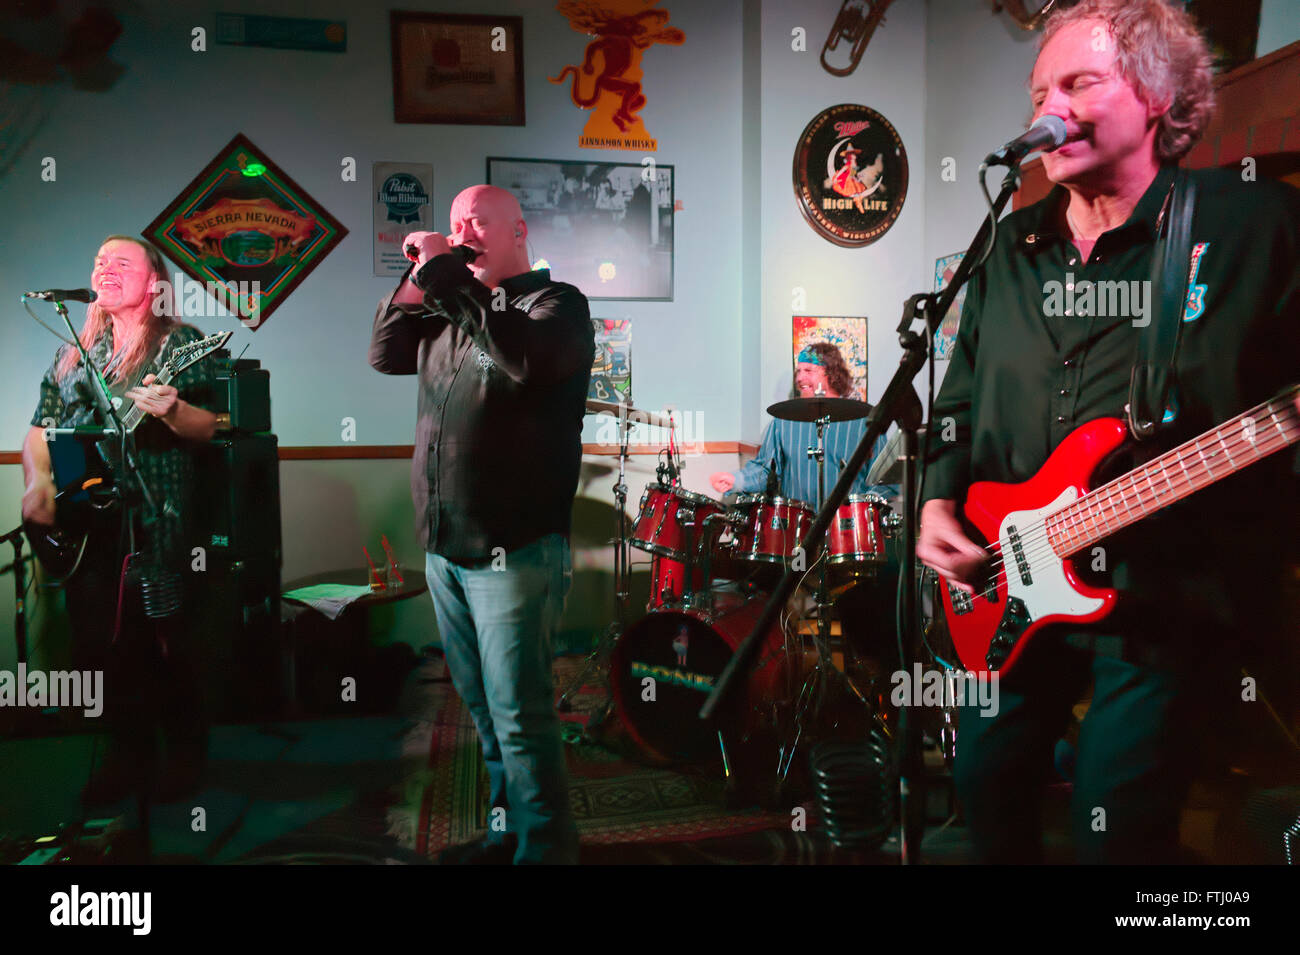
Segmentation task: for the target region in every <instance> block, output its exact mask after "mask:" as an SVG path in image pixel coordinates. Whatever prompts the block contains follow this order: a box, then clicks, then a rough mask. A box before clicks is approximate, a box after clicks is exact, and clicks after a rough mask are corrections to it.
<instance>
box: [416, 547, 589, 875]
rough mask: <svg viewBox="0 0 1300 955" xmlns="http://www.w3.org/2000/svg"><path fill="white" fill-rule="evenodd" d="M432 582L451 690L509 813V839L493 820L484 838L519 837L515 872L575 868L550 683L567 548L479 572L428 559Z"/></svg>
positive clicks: (536, 550)
mask: <svg viewBox="0 0 1300 955" xmlns="http://www.w3.org/2000/svg"><path fill="white" fill-rule="evenodd" d="M494 564H495V565H496V566H495V567H494ZM425 575H426V576H427V578H428V581H429V592H430V594H432V595H433V606H434V611H435V613H436V614H437V618H438V629H439V631H440V633H441V636H442V647H443V652H444V653H445V654H446V656H447V667H448V669H449V670H450V671H451V679H452V684H453V685H454V686H455V687H456V692H457V693H459V694H460V697H461V699H463V700H464V701H465V704H466V706H468V707H469V711H470V714H471V715H472V716H473V718H474V726H475V727H476V728H477V730H478V735H479V740H480V742H481V744H482V746H483V760H484V762H485V763H486V764H487V769H488V775H489V777H490V779H491V784H492V806H493V808H494V809H495V808H497V807H501V808H504V809H505V810H506V812H505V825H506V829H505V831H504V832H503V831H500V830H499V829H496V828H494V827H493V826H492V825H491V822H492V819H491V817H489V826H488V836H487V838H488V839H489V840H490V841H493V842H502V841H504V839H505V836H506V835H507V834H511V835H514V836H515V837H516V838H517V839H518V846H517V848H516V851H515V859H514V861H515V863H516V864H519V863H532V862H545V863H575V862H577V859H578V833H577V828H576V827H575V826H574V822H573V812H572V810H571V809H570V806H569V784H568V777H567V775H566V773H565V768H564V744H563V742H562V741H561V738H560V719H559V717H558V716H557V715H556V712H555V704H554V686H553V680H552V676H551V635H552V634H553V633H554V632H555V628H556V626H557V625H558V624H559V620H560V613H561V612H562V611H563V610H564V598H565V597H566V596H567V594H568V592H569V585H570V584H571V583H572V580H573V564H572V560H571V558H570V555H569V542H568V541H567V540H566V539H565V538H564V537H562V536H560V535H559V534H550V535H548V536H546V537H542V538H540V539H539V540H536V541H534V542H533V543H531V544H528V545H527V546H525V547H521V548H519V549H518V550H516V551H513V552H512V553H509V554H502V555H501V556H499V557H498V558H497V559H496V560H495V561H488V562H485V563H483V564H480V565H476V566H474V567H464V566H461V565H459V564H455V563H452V562H451V561H449V560H447V559H445V558H443V557H439V556H438V555H437V554H428V555H427V556H426V560H425ZM493 815H499V814H493Z"/></svg>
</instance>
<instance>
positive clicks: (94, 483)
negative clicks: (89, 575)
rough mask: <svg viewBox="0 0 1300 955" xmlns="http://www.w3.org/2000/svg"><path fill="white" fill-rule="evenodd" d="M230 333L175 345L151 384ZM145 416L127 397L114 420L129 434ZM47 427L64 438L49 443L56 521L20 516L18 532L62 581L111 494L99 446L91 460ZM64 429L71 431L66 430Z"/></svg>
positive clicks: (207, 351) (77, 444) (72, 569)
mask: <svg viewBox="0 0 1300 955" xmlns="http://www.w3.org/2000/svg"><path fill="white" fill-rule="evenodd" d="M233 334H234V332H221V333H219V334H217V335H209V336H208V337H206V338H201V339H199V340H198V341H195V342H191V343H190V344H188V345H182V346H181V347H180V348H177V349H175V350H174V351H173V352H172V353H171V355H169V356H168V358H167V361H165V362H164V363H163V366H162V368H161V369H160V370H159V371H158V373H157V374H156V375H155V376H154V380H153V382H151V384H155V385H165V384H167V383H168V382H170V381H171V380H172V379H173V378H175V377H176V376H177V375H179V374H180V373H181V372H183V371H184V370H185V369H187V368H189V367H190V366H191V365H193V364H196V363H197V362H200V361H202V360H203V359H204V358H207V357H208V356H209V355H211V354H212V353H213V352H215V351H216V350H217V349H218V348H222V347H224V346H225V344H226V342H228V341H230V338H231V336H232V335H233ZM144 417H145V412H144V411H142V410H141V409H140V408H139V407H138V406H136V405H135V404H134V403H133V402H127V407H126V410H125V411H124V412H122V413H121V414H120V416H119V420H120V421H121V424H122V428H123V430H124V431H125V432H126V433H127V434H130V433H131V432H133V431H135V429H136V428H137V427H138V426H139V425H140V422H141V421H143V420H144ZM49 430H52V429H47V432H46V441H47V442H50V443H52V442H53V441H56V440H61V441H62V442H63V445H62V446H60V448H59V449H58V450H59V453H57V454H56V453H55V450H56V449H55V448H54V447H53V446H51V448H50V451H51V453H50V461H51V463H52V464H53V465H54V479H55V487H56V488H57V490H56V491H55V494H54V500H55V505H56V510H55V514H56V517H55V523H54V525H53V526H47V525H42V524H33V523H32V522H31V521H23V532H24V533H25V534H26V535H27V541H28V543H29V544H31V548H32V552H33V553H34V554H35V555H36V557H37V559H38V560H39V561H40V562H41V566H42V567H44V568H45V572H46V573H47V574H48V575H49V576H51V577H53V578H55V580H56V581H57V582H59V583H62V582H63V581H65V580H67V578H68V577H70V576H72V574H73V573H75V572H76V569H77V566H78V565H79V564H80V562H81V554H82V551H83V550H84V548H85V542H86V525H87V517H88V512H89V510H90V509H91V508H93V507H97V506H99V507H103V506H109V504H110V503H111V502H112V501H113V500H114V497H113V495H112V494H111V493H110V490H111V488H112V482H111V473H110V469H109V467H108V461H107V459H106V458H105V457H104V455H103V450H102V448H97V450H98V451H99V454H98V457H99V459H100V460H98V461H96V460H94V459H93V457H92V456H91V455H89V454H86V453H83V452H84V449H83V448H82V447H81V442H80V441H79V440H78V439H77V437H75V436H73V435H72V434H71V433H68V434H66V435H65V436H64V437H62V438H61V439H59V438H55V437H53V436H51V435H50V434H49ZM68 430H69V432H70V429H68ZM93 432H94V433H95V434H96V435H102V434H103V429H101V428H96V429H93ZM99 440H103V439H102V438H100V439H99ZM64 446H68V447H70V448H72V449H75V451H74V453H71V454H66V455H65V454H63V453H62V450H63V447H64ZM95 498H99V499H100V500H101V501H103V503H101V504H95V503H92V502H93V501H94V499H95Z"/></svg>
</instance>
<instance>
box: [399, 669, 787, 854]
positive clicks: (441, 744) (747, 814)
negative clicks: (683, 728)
mask: <svg viewBox="0 0 1300 955" xmlns="http://www.w3.org/2000/svg"><path fill="white" fill-rule="evenodd" d="M583 662H584V661H583V659H582V658H576V657H566V658H562V659H559V660H557V661H556V662H555V681H556V686H558V687H564V686H566V685H567V684H568V683H569V681H570V680H571V679H572V678H573V676H574V675H576V674H577V672H578V671H579V669H580V668H581V666H582V664H583ZM421 682H422V683H423V684H424V685H425V687H426V688H427V690H428V696H427V698H426V700H427V703H428V704H429V705H430V709H428V710H426V712H429V713H432V714H434V716H433V719H432V722H431V724H425V726H426V728H427V732H422V733H420V735H421V736H424V737H425V738H427V745H428V750H427V753H428V768H427V772H425V773H424V774H422V775H423V792H422V794H421V796H420V801H419V813H418V820H417V828H416V833H415V836H416V840H415V843H416V844H415V848H416V851H417V852H418V853H420V854H421V855H428V856H436V855H437V854H438V853H439V852H440V851H441V850H442V849H444V848H446V847H447V846H449V845H456V844H458V843H461V842H468V841H470V840H473V839H477V838H479V837H481V836H483V835H484V834H485V833H486V832H487V825H488V817H487V812H488V809H487V802H488V774H487V769H486V767H485V766H484V764H483V757H482V754H481V752H480V750H479V745H478V737H477V734H476V733H475V731H474V724H473V721H472V720H471V718H470V714H469V710H468V708H467V707H466V706H465V705H464V703H463V702H462V701H461V699H460V697H459V696H457V695H456V692H455V691H454V690H453V689H452V687H451V683H450V681H449V680H447V679H446V664H445V663H444V662H443V661H442V660H441V659H438V658H435V659H432V660H429V661H428V662H427V663H426V664H425V670H424V672H423V673H422V674H421ZM603 701H604V692H603V690H599V689H595V688H592V687H584V688H583V690H582V692H580V693H578V694H576V696H575V697H574V699H573V712H572V713H569V714H566V715H564V716H563V718H564V719H565V738H566V746H565V750H566V757H567V761H568V770H569V785H570V798H571V800H572V804H573V810H574V815H575V817H576V821H577V825H578V835H579V838H580V840H581V842H582V843H583V844H584V845H585V846H613V845H619V844H629V843H639V844H659V843H677V842H688V841H695V840H700V839H708V838H717V837H720V836H732V835H737V834H742V833H753V832H760V831H762V830H776V829H782V830H785V831H786V832H789V830H790V828H791V826H790V819H791V817H790V815H789V814H788V813H780V812H765V811H762V810H759V809H729V808H726V806H725V805H724V800H723V797H724V787H723V784H722V780H721V778H720V776H718V775H715V774H713V773H712V772H710V771H709V770H708V768H707V767H702V768H700V769H698V770H694V771H692V770H689V769H681V768H674V769H667V768H662V767H656V766H653V765H649V764H647V763H645V762H643V761H641V760H640V759H639V758H638V755H637V754H636V753H635V750H634V748H633V747H631V746H630V745H629V744H628V743H627V741H626V739H625V738H624V737H623V736H622V734H621V733H620V732H619V728H618V727H617V725H616V723H617V721H616V719H615V718H613V717H611V719H610V721H609V724H608V725H609V732H608V733H607V738H606V739H604V740H603V741H602V744H599V745H598V744H596V743H593V742H590V741H589V740H587V739H586V738H585V737H584V736H583V733H582V730H583V727H584V726H585V725H586V723H587V721H588V718H589V717H590V715H591V714H592V713H593V712H595V711H596V710H597V709H599V707H600V706H601V704H602V703H603ZM412 742H414V740H412ZM409 751H410V750H409V749H408V752H409Z"/></svg>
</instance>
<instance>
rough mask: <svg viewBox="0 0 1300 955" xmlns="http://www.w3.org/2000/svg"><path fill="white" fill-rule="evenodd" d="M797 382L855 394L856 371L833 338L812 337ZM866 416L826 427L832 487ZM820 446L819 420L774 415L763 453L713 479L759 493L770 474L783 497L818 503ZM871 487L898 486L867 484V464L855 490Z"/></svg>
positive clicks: (813, 393) (813, 390)
mask: <svg viewBox="0 0 1300 955" xmlns="http://www.w3.org/2000/svg"><path fill="white" fill-rule="evenodd" d="M794 387H795V391H796V392H797V394H798V396H799V397H800V398H813V397H817V396H826V397H830V398H851V397H852V396H853V376H852V374H851V373H850V371H849V366H848V363H847V362H845V360H844V356H843V355H841V354H840V350H839V348H837V347H836V346H835V345H833V344H831V343H830V342H812V343H810V344H808V345H807V346H805V347H804V348H802V349H800V351H799V354H798V356H797V357H796V358H795V366H794ZM865 420H866V419H864V418H858V419H857V420H855V421H833V422H831V423H830V424H829V425H827V427H826V433H825V435H824V438H825V442H826V489H827V490H828V491H829V490H830V489H831V488H832V487H834V486H835V482H836V481H837V480H839V476H840V471H841V470H842V467H841V465H842V463H843V462H844V461H847V460H848V458H849V457H850V456H851V455H852V454H853V449H854V448H856V447H857V446H858V442H859V441H860V440H861V439H862V435H863V433H864V432H865V431H866V426H865ZM885 443H886V438H885V436H884V435H881V436H880V438H879V439H878V440H877V441H876V446H875V448H874V449H873V451H872V455H871V456H872V460H874V459H875V457H876V455H878V454H879V453H880V452H881V451H882V450H883V449H884V447H885ZM816 445H817V425H816V424H814V423H812V422H809V421H781V420H776V419H774V420H772V421H770V422H769V423H768V425H767V428H766V429H765V430H764V431H763V439H762V442H761V444H760V445H759V449H758V454H756V455H755V456H754V458H753V459H752V460H751V461H749V462H747V463H746V464H744V465H743V466H742V467H741V468H740V469H739V470H737V471H716V472H714V473H713V474H711V475H709V483H710V484H711V485H712V486H713V489H714V490H715V491H717V492H718V493H719V494H727V493H729V492H732V491H734V492H736V493H738V494H739V493H745V492H748V493H756V492H760V491H762V490H763V489H764V488H765V487H767V485H768V481H769V476H774V478H775V483H776V484H777V486H778V488H779V490H778V493H779V494H780V495H781V496H782V497H788V498H794V499H795V500H798V501H804V502H805V503H807V504H810V505H812V506H813V507H816V506H817V497H818V486H817V462H816V461H814V460H813V459H812V458H810V457H809V456H808V449H809V448H811V447H815V446H816ZM867 491H873V492H875V493H879V494H884V495H892V494H894V493H895V492H894V489H893V488H891V487H886V486H880V487H872V486H870V485H868V484H867V469H866V468H863V469H862V471H861V472H860V473H859V474H858V477H857V479H856V481H855V483H854V485H853V493H854V494H862V493H865V492H867Z"/></svg>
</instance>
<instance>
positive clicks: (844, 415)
mask: <svg viewBox="0 0 1300 955" xmlns="http://www.w3.org/2000/svg"><path fill="white" fill-rule="evenodd" d="M767 413H768V414H770V415H771V416H772V417H773V418H783V419H784V420H786V421H816V420H817V419H818V418H827V417H829V418H830V419H831V420H832V421H852V420H854V419H855V418H865V417H866V416H867V415H868V414H870V413H871V405H869V404H867V403H866V402H865V401H858V400H857V399H856V398H833V397H830V396H827V397H824V398H790V399H787V400H786V401H778V402H777V403H776V404H774V405H768V406H767Z"/></svg>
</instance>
